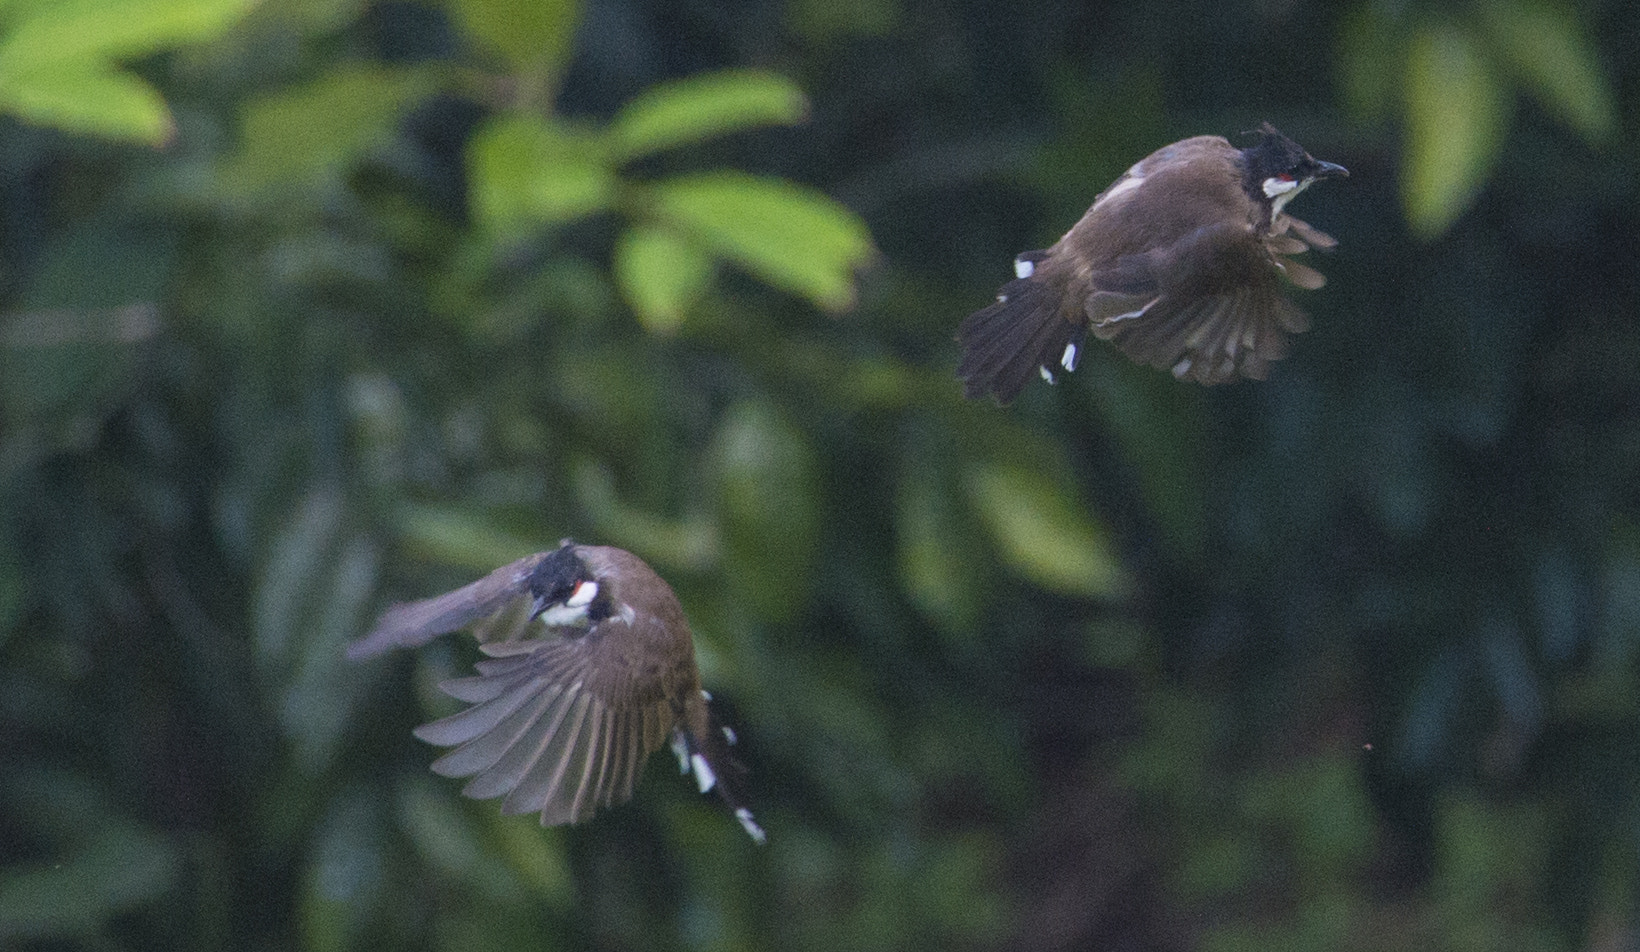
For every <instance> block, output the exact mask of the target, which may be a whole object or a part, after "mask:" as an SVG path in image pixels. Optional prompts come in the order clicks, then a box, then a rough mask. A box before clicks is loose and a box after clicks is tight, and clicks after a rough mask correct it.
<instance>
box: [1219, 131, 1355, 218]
mask: <svg viewBox="0 0 1640 952" xmlns="http://www.w3.org/2000/svg"><path fill="white" fill-rule="evenodd" d="M1258 135H1259V141H1258V142H1257V143H1256V144H1254V145H1252V146H1249V147H1248V148H1245V149H1242V150H1241V155H1242V160H1243V161H1244V162H1245V163H1246V164H1247V178H1246V181H1245V182H1244V183H1243V184H1244V186H1245V187H1246V189H1247V194H1248V195H1250V196H1252V198H1253V200H1254V201H1258V202H1263V203H1267V204H1269V205H1270V206H1271V212H1270V214H1271V216H1272V217H1274V216H1275V215H1278V214H1280V213H1281V208H1282V206H1284V205H1286V204H1287V203H1288V202H1289V201H1291V200H1292V198H1293V196H1295V195H1297V194H1298V193H1299V192H1302V191H1303V190H1304V189H1305V187H1306V186H1308V185H1309V184H1310V183H1311V182H1314V181H1315V180H1316V179H1323V178H1331V177H1334V176H1346V175H1349V174H1350V173H1349V171H1348V170H1346V169H1345V168H1344V167H1343V166H1342V165H1335V164H1333V163H1332V162H1322V161H1320V160H1318V159H1315V158H1312V157H1311V156H1310V153H1308V152H1305V151H1304V147H1303V146H1301V145H1299V144H1298V143H1297V142H1294V141H1293V140H1291V139H1289V138H1287V137H1286V136H1284V135H1282V134H1281V133H1280V132H1278V131H1276V127H1275V126H1272V125H1270V124H1269V123H1268V122H1266V123H1264V124H1263V125H1261V126H1259V129H1258Z"/></svg>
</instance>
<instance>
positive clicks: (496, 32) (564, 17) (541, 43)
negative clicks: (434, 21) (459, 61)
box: [450, 0, 581, 74]
mask: <svg viewBox="0 0 1640 952" xmlns="http://www.w3.org/2000/svg"><path fill="white" fill-rule="evenodd" d="M450 8H451V13H452V14H453V16H454V18H455V21H456V23H457V24H459V25H460V27H461V28H462V30H463V31H465V32H466V33H468V34H471V35H472V36H473V37H474V38H476V39H477V40H478V41H479V42H481V43H483V44H484V45H486V46H488V47H490V48H491V49H493V50H495V51H496V52H498V53H500V54H501V55H502V56H504V57H506V59H507V62H508V64H509V65H510V66H511V67H512V68H513V69H515V70H518V71H536V70H544V71H547V72H551V73H553V74H556V73H558V72H561V71H562V70H563V67H564V64H565V63H566V62H567V61H568V59H569V54H570V47H571V44H572V43H573V41H574V39H575V27H576V24H577V23H578V22H579V21H580V18H581V5H580V3H578V2H577V0H529V2H525V3H520V2H519V0H454V2H453V3H452V4H451V5H450Z"/></svg>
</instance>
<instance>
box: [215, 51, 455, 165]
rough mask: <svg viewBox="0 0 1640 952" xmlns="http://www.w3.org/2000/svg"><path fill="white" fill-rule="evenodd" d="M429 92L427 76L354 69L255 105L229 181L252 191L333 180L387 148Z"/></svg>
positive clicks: (232, 162) (243, 128)
mask: <svg viewBox="0 0 1640 952" xmlns="http://www.w3.org/2000/svg"><path fill="white" fill-rule="evenodd" d="M430 89H431V80H430V77H429V76H427V75H426V74H423V73H419V72H414V71H397V70H389V69H382V68H379V67H375V66H354V67H349V68H341V69H336V70H333V71H330V72H328V73H326V74H324V75H323V76H322V77H320V78H319V79H317V80H314V81H313V82H311V83H308V84H306V85H303V86H298V87H295V88H292V89H286V90H281V91H280V92H277V93H274V94H273V95H270V96H265V97H263V98H261V99H258V100H254V101H252V102H251V103H250V104H249V105H248V106H247V107H246V109H245V114H244V117H243V119H242V120H241V124H240V146H239V149H238V150H237V151H236V152H235V153H234V154H233V156H232V158H230V159H229V160H228V163H227V165H226V167H225V169H224V173H223V174H224V178H225V179H227V181H228V182H229V183H230V184H231V185H232V186H233V187H236V188H253V189H254V188H261V187H267V186H275V185H277V186H289V185H292V184H296V183H300V182H304V181H308V180H310V179H312V178H314V177H316V176H323V175H326V174H334V173H336V172H337V171H339V170H342V169H345V167H346V166H347V165H348V163H350V162H352V161H353V160H355V159H357V158H358V157H359V156H361V155H363V154H365V153H367V152H368V151H369V150H371V149H373V148H377V147H379V146H380V145H382V144H383V143H385V142H387V141H389V140H390V139H391V137H392V136H393V135H394V133H395V132H396V130H397V129H398V124H399V120H400V118H401V117H402V116H403V115H404V111H405V110H406V109H408V108H409V107H410V105H411V104H412V103H414V102H416V101H417V100H418V99H419V98H420V97H421V96H423V95H425V94H426V93H427V92H428V91H429V90H430Z"/></svg>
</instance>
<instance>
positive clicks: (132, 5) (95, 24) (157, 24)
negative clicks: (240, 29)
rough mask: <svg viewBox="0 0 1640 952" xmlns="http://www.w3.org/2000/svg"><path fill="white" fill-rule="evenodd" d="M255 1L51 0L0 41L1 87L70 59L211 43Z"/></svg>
mask: <svg viewBox="0 0 1640 952" xmlns="http://www.w3.org/2000/svg"><path fill="white" fill-rule="evenodd" d="M255 2H256V0H54V2H51V3H38V4H33V5H31V6H29V7H28V8H26V9H27V13H26V14H25V16H24V17H23V19H21V20H20V21H19V22H18V23H17V25H16V26H15V27H14V28H13V29H12V30H11V32H10V34H9V35H7V36H6V37H5V38H4V39H3V40H0V81H3V82H0V84H3V83H9V82H12V81H13V80H14V78H15V77H17V76H20V75H23V74H25V73H28V72H31V71H33V70H36V69H41V68H58V67H60V66H61V65H62V64H65V63H67V62H71V61H79V62H81V63H87V64H88V63H89V62H91V61H96V60H98V59H115V58H131V57H139V56H144V55H147V54H150V53H155V52H158V51H160V50H162V49H166V48H168V47H172V46H180V45H182V44H185V43H190V42H199V41H203V40H210V39H214V38H216V37H217V36H220V35H221V34H222V33H224V32H226V31H227V29H228V28H229V27H231V26H233V25H234V23H236V22H237V21H238V20H239V19H240V18H241V17H242V16H244V15H245V14H246V13H247V12H249V10H250V9H251V7H252V6H254V5H255Z"/></svg>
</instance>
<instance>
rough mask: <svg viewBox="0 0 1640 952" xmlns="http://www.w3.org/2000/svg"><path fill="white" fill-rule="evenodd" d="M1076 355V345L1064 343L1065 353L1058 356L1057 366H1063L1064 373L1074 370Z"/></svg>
mask: <svg viewBox="0 0 1640 952" xmlns="http://www.w3.org/2000/svg"><path fill="white" fill-rule="evenodd" d="M1078 356H1079V355H1078V354H1077V352H1076V345H1075V344H1066V345H1065V353H1064V354H1063V355H1061V356H1060V358H1059V366H1061V367H1064V368H1065V372H1066V373H1072V372H1074V371H1075V370H1076V358H1077V357H1078Z"/></svg>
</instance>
